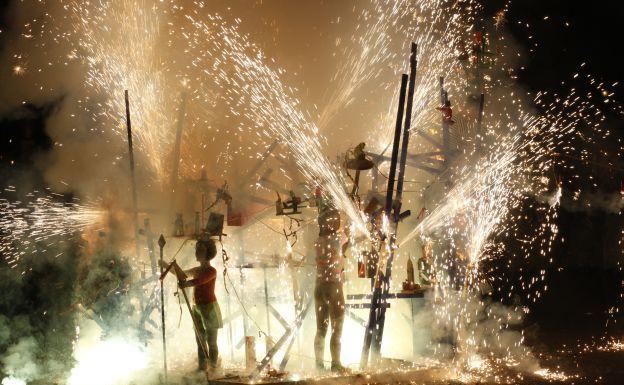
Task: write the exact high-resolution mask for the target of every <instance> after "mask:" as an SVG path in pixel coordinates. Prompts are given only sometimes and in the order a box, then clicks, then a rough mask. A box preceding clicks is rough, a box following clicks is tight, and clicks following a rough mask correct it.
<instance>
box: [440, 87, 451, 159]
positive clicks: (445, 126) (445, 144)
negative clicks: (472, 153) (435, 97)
mask: <svg viewBox="0 0 624 385" xmlns="http://www.w3.org/2000/svg"><path fill="white" fill-rule="evenodd" d="M447 101H448V94H447V92H446V90H445V89H444V77H443V76H440V104H442V105H443V106H444V105H446V102H447ZM442 151H443V152H444V164H445V166H448V164H449V160H450V159H449V158H450V153H451V132H450V125H449V123H448V122H447V121H446V119H445V118H444V117H442Z"/></svg>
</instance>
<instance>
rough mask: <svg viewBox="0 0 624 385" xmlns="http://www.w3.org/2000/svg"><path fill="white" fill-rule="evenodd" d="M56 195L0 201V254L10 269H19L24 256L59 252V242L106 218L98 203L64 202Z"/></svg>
mask: <svg viewBox="0 0 624 385" xmlns="http://www.w3.org/2000/svg"><path fill="white" fill-rule="evenodd" d="M53 195H54V194H51V195H46V196H37V195H36V194H29V196H28V197H27V198H32V200H31V201H28V202H20V201H17V202H10V201H7V200H6V199H2V198H0V212H2V216H0V231H1V237H0V253H1V254H2V255H3V256H4V258H5V260H6V262H7V264H8V265H9V266H11V267H16V266H19V263H20V260H21V259H22V258H23V257H28V256H32V255H37V254H39V253H44V252H46V251H47V250H48V249H52V250H56V246H58V244H59V243H61V244H62V243H63V242H65V241H67V240H69V239H72V238H74V239H77V238H76V237H80V235H81V234H82V233H83V232H84V231H85V230H86V229H87V228H89V227H92V226H94V225H97V224H98V223H100V221H101V220H102V218H103V216H104V215H105V211H104V210H102V209H101V207H100V206H99V205H98V204H84V203H82V202H80V201H78V200H74V201H72V202H68V203H61V202H59V201H58V199H59V197H58V196H53Z"/></svg>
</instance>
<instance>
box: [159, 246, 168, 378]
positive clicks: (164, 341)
mask: <svg viewBox="0 0 624 385" xmlns="http://www.w3.org/2000/svg"><path fill="white" fill-rule="evenodd" d="M165 243H166V242H165V237H163V235H162V234H160V238H158V246H159V247H160V275H161V276H162V275H163V269H164V259H163V248H164V247H165ZM160 322H161V326H162V344H163V369H164V373H165V374H164V378H165V385H167V337H166V333H165V288H164V280H162V279H161V280H160Z"/></svg>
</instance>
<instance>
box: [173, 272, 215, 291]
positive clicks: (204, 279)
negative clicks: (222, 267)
mask: <svg viewBox="0 0 624 385" xmlns="http://www.w3.org/2000/svg"><path fill="white" fill-rule="evenodd" d="M215 279H217V271H216V270H212V271H210V272H208V273H207V274H202V275H200V276H199V277H197V278H193V279H189V280H186V281H184V282H181V283H180V287H193V286H200V285H205V284H207V283H208V282H210V281H214V280H215Z"/></svg>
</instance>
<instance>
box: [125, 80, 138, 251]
mask: <svg viewBox="0 0 624 385" xmlns="http://www.w3.org/2000/svg"><path fill="white" fill-rule="evenodd" d="M124 96H125V101H126V129H127V131H128V155H129V159H130V179H131V182H132V211H133V216H132V218H133V220H134V243H135V249H136V250H135V252H136V257H137V258H140V256H141V248H140V246H139V211H138V208H137V206H138V204H137V191H136V177H135V175H134V150H133V147H132V122H131V120H130V98H129V96H128V90H125V91H124Z"/></svg>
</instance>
